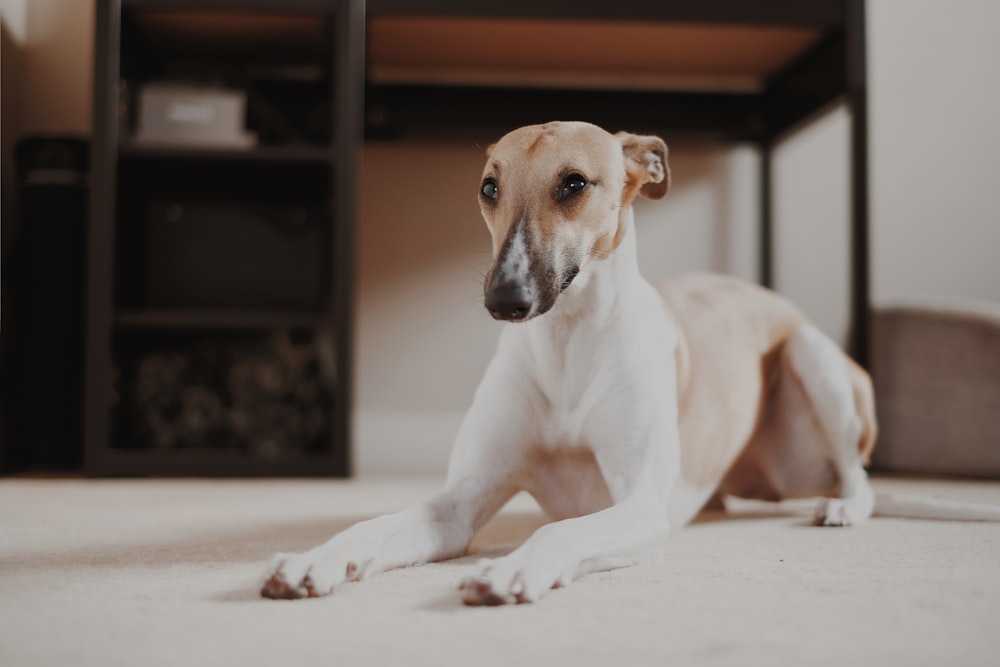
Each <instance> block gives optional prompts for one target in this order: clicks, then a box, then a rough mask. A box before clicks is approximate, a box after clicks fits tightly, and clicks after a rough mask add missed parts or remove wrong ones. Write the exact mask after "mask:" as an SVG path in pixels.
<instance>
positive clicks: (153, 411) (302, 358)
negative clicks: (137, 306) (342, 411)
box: [112, 329, 336, 461]
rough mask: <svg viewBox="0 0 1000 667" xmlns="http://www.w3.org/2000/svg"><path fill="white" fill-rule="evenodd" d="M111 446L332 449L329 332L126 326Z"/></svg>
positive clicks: (228, 451)
mask: <svg viewBox="0 0 1000 667" xmlns="http://www.w3.org/2000/svg"><path fill="white" fill-rule="evenodd" d="M115 339H116V345H115V350H116V355H115V366H116V369H117V372H116V374H115V387H114V389H115V396H116V397H118V398H117V400H116V401H115V403H114V404H113V406H114V407H113V411H114V413H115V415H114V417H115V423H116V426H117V428H116V430H115V437H114V439H113V446H112V449H113V450H115V451H124V452H144V453H151V454H153V455H156V456H158V457H159V458H160V460H163V459H165V458H169V457H174V456H178V455H185V456H188V457H191V458H197V457H198V456H200V455H203V454H207V455H210V456H215V457H216V458H219V457H230V458H233V459H246V460H254V461H279V460H285V459H287V458H288V457H322V456H326V455H328V454H330V451H331V435H330V434H331V419H332V409H331V406H332V397H333V394H334V392H335V391H336V386H335V384H336V381H335V377H336V369H335V368H334V362H333V358H334V340H333V335H332V334H331V333H330V330H325V329H319V330H305V329H275V330H273V331H263V332H238V333H236V332H226V331H198V332H147V331H141V332H140V331H127V332H119V333H118V334H116V336H115Z"/></svg>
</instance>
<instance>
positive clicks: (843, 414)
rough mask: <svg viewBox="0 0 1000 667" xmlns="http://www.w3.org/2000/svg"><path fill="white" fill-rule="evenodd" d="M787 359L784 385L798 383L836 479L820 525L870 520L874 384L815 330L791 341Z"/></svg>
mask: <svg viewBox="0 0 1000 667" xmlns="http://www.w3.org/2000/svg"><path fill="white" fill-rule="evenodd" d="M783 357H784V358H783V360H782V361H783V362H784V363H783V369H782V372H783V373H785V374H786V375H785V377H783V378H782V381H784V382H788V381H791V382H794V383H796V384H797V385H798V388H799V389H801V391H802V394H803V396H804V397H805V398H806V400H807V402H808V403H809V404H810V406H811V410H809V413H810V415H811V416H812V419H813V420H814V422H815V427H816V429H815V430H816V432H817V435H819V438H818V439H817V440H818V442H816V443H815V445H817V446H819V447H821V448H822V450H821V452H820V454H821V456H822V458H823V459H825V462H826V464H827V465H828V466H830V468H831V469H832V472H833V473H834V478H835V485H834V487H833V489H831V491H832V493H829V495H830V496H832V497H826V498H822V499H821V500H820V502H819V504H818V506H817V508H816V515H815V522H816V524H817V525H821V526H847V525H850V524H856V523H860V522H862V521H865V520H867V519H868V518H869V517H870V516H871V515H872V512H873V511H874V508H875V494H874V492H873V490H872V487H871V484H870V483H869V481H868V475H867V473H866V472H865V469H864V464H865V462H866V461H865V458H866V457H867V455H868V454H869V452H870V451H871V448H872V445H873V444H874V440H875V431H876V425H875V417H874V398H873V391H872V387H871V381H870V380H869V378H868V376H867V374H865V373H864V371H862V370H861V369H860V368H859V367H857V366H856V365H855V364H854V363H853V362H852V361H851V360H850V359H849V358H848V357H847V356H846V355H845V354H844V353H843V352H842V351H841V350H840V348H839V347H837V345H836V344H835V343H834V342H833V341H831V340H830V339H829V338H827V337H826V336H825V335H823V334H822V333H821V332H820V331H819V329H817V328H816V327H815V326H813V325H811V324H805V325H802V326H800V327H799V328H798V329H797V330H796V331H795V332H794V333H793V334H792V335H791V336H790V337H789V339H788V341H787V343H786V344H785V349H784V352H783ZM824 495H826V494H824Z"/></svg>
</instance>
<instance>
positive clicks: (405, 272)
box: [0, 0, 1000, 474]
mask: <svg viewBox="0 0 1000 667" xmlns="http://www.w3.org/2000/svg"><path fill="white" fill-rule="evenodd" d="M0 1H2V4H0V8H2V9H3V20H4V30H3V34H4V50H3V113H4V115H3V123H4V127H3V133H4V148H5V150H6V149H7V147H8V145H9V144H8V142H9V140H10V139H9V138H10V136H11V133H12V131H13V130H14V129H21V130H24V131H32V132H33V131H69V132H78V131H81V130H85V129H86V128H87V127H88V126H89V123H90V97H89V88H90V76H91V74H90V70H91V64H92V47H93V44H92V40H93V38H92V26H93V19H92V15H93V0H30V2H28V0H0ZM996 26H1000V3H998V2H996V1H995V0H953V1H951V2H941V1H940V0H869V2H868V29H869V46H868V56H869V80H870V91H869V96H870V133H871V134H870V145H871V155H870V158H871V163H870V168H871V198H872V199H871V205H872V207H871V223H872V244H873V245H872V263H873V266H872V272H873V275H872V279H873V285H872V287H873V300H874V303H875V304H876V305H882V304H886V303H890V302H892V301H894V300H896V299H899V298H902V297H908V296H911V295H921V294H941V295H957V296H966V297H978V298H982V299H991V300H993V301H1000V259H998V254H1000V253H998V249H1000V187H998V186H997V184H996V181H997V175H998V174H1000V170H998V169H997V167H996V164H997V162H996V161H997V158H996V156H997V155H1000V125H998V123H997V120H996V119H997V118H1000V86H998V84H997V81H998V78H997V74H996V66H997V63H1000V40H997V39H996ZM12 91H13V92H12ZM12 98H13V102H14V104H15V106H13V107H12V106H11V104H10V103H11V101H12ZM10 118H14V120H10ZM848 125H849V117H848V115H847V114H846V112H845V111H844V110H843V109H833V110H831V111H830V112H829V113H828V114H826V115H825V116H823V117H822V118H819V119H817V121H816V122H814V123H812V124H811V125H810V126H809V127H808V129H807V130H805V131H802V132H799V133H797V134H794V135H793V136H791V137H789V138H788V139H787V140H786V141H785V142H783V144H782V145H781V147H780V148H779V150H778V152H777V154H776V157H775V179H774V180H775V187H776V198H775V202H774V205H775V218H776V220H775V223H776V232H777V239H776V243H777V253H778V254H777V257H776V279H777V283H778V287H779V289H780V290H781V291H782V292H784V293H786V294H788V295H789V296H791V297H792V298H794V299H795V300H796V301H797V302H798V303H799V304H800V305H801V306H802V308H803V309H805V310H806V312H807V313H809V314H810V315H811V316H812V317H814V318H815V319H816V321H817V322H819V324H820V326H821V327H822V328H823V329H824V330H825V331H827V332H828V333H830V334H831V335H833V336H834V337H835V338H837V339H838V340H840V341H843V339H844V335H845V332H846V328H847V321H848V319H847V313H848V310H847V303H848V302H847V294H848V292H847V289H848V288H847V285H848V283H847V280H848V278H847V276H848V274H847V247H848V242H847V212H848V202H847V183H848V178H847V175H848V171H847V169H848V154H847V144H846V137H847V129H848ZM614 129H624V128H614ZM667 139H668V141H669V140H670V137H667ZM671 164H672V167H673V173H674V180H675V186H674V190H673V192H672V193H671V194H670V196H668V197H667V198H666V199H665V200H663V201H662V202H658V203H656V204H651V203H643V204H641V205H640V206H639V208H638V210H637V220H638V226H639V241H640V262H641V263H642V267H643V269H644V271H645V272H646V274H647V275H648V276H649V277H650V278H651V279H654V280H660V279H665V278H668V277H669V276H671V275H675V274H677V273H679V272H681V271H683V270H688V269H696V268H708V269H715V270H721V271H728V272H731V273H734V274H736V275H739V276H743V277H746V278H753V277H754V276H755V271H756V264H755V262H756V239H755V237H754V225H755V221H756V211H757V191H756V188H757V162H756V156H755V155H754V153H753V152H752V151H751V150H749V149H747V148H740V147H738V148H735V149H723V148H720V147H701V148H699V147H693V146H681V145H673V146H672V155H671ZM481 165H482V151H481V149H480V148H479V147H477V146H470V145H455V144H444V145H411V144H401V145H400V144H387V145H379V144H372V145H369V146H367V147H366V149H365V154H364V161H363V173H362V178H361V186H360V187H361V190H360V219H359V221H358V224H359V228H358V232H359V240H358V270H359V280H358V285H359V291H360V294H359V300H358V304H359V308H358V322H357V341H358V351H357V354H358V363H357V365H356V369H357V388H356V401H355V406H356V414H357V419H356V434H355V455H356V460H357V463H358V466H357V467H358V470H359V472H360V473H362V474H364V473H371V472H385V471H389V470H393V469H395V470H407V471H434V472H438V471H441V470H442V469H443V467H444V465H445V461H446V458H447V452H448V449H449V448H450V446H451V440H452V438H453V437H454V432H455V429H456V428H457V426H458V420H459V419H460V416H461V414H462V412H463V411H464V409H465V408H466V407H467V404H468V402H469V400H470V398H471V394H472V391H473V389H474V387H475V385H476V382H477V381H478V379H479V377H480V374H481V373H482V370H483V368H484V367H485V364H486V362H487V360H488V358H489V355H490V353H491V351H492V348H493V345H494V342H495V340H496V336H497V334H498V331H499V329H498V326H499V325H497V324H496V323H494V322H493V321H492V320H490V319H489V317H487V316H486V314H485V312H484V311H483V308H482V304H481V282H480V281H481V278H480V276H481V272H482V271H483V270H484V269H485V266H486V263H487V260H488V250H489V241H488V237H487V236H486V233H485V230H484V229H483V228H482V223H481V222H480V220H479V216H478V211H477V207H476V201H475V191H476V185H477V182H478V179H479V173H480V169H481ZM8 176H9V172H7V170H6V165H5V173H4V184H5V195H6V190H7V185H8V182H9V179H8ZM5 226H6V225H5Z"/></svg>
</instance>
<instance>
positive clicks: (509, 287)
mask: <svg viewBox="0 0 1000 667" xmlns="http://www.w3.org/2000/svg"><path fill="white" fill-rule="evenodd" d="M533 303H534V301H533V299H532V298H531V290H530V289H528V287H527V286H525V285H523V284H522V283H519V282H508V283H503V284H500V285H496V286H494V287H490V289H488V290H487V291H486V309H487V310H488V311H490V315H492V316H493V319H496V320H507V321H510V322H517V321H520V320H523V319H525V318H527V317H528V314H529V313H530V312H531V306H532V305H533Z"/></svg>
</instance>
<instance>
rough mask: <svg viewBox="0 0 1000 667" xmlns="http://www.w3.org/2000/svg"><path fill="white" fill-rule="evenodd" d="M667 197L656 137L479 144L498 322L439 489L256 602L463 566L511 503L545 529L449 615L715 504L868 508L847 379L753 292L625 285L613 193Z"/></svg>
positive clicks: (732, 284) (820, 517) (651, 547)
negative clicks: (483, 531)
mask: <svg viewBox="0 0 1000 667" xmlns="http://www.w3.org/2000/svg"><path fill="white" fill-rule="evenodd" d="M669 185H670V174H669V170H668V167H667V148H666V145H665V144H664V142H663V140H662V139H660V138H658V137H653V136H637V135H633V134H626V133H619V134H617V135H612V134H609V133H608V132H605V131H604V130H602V129H600V128H598V127H596V126H594V125H590V124H586V123H577V122H553V123H548V124H545V125H536V126H530V127H524V128H521V129H518V130H515V131H513V132H511V133H510V134H508V135H506V136H505V137H503V138H502V139H501V140H500V141H499V142H498V143H497V144H495V145H494V146H492V147H491V148H490V149H489V156H488V159H487V163H486V167H485V170H484V172H483V178H482V184H481V186H480V192H479V202H480V206H481V208H482V213H483V217H484V218H485V220H486V224H487V226H488V227H489V230H490V233H491V235H492V239H493V265H492V268H491V269H490V271H489V273H488V275H487V279H486V286H485V303H486V307H487V309H488V310H489V311H490V313H491V314H492V315H493V317H495V318H496V319H499V320H507V321H510V322H516V323H517V324H512V325H509V326H507V327H506V328H505V330H504V331H503V334H502V336H501V338H500V343H499V349H498V350H497V353H496V356H495V357H494V358H493V360H492V362H491V363H490V365H489V367H488V369H487V370H486V374H485V377H484V378H483V380H482V382H481V384H480V386H479V388H478V390H477V391H476V394H475V398H474V400H473V403H472V406H471V408H470V409H469V411H468V414H467V415H466V417H465V420H464V422H463V424H462V427H461V429H460V431H459V434H458V437H457V441H456V443H455V447H454V451H453V453H452V457H451V462H450V465H449V470H448V477H447V482H446V486H445V490H444V492H443V493H441V494H440V495H438V496H437V497H434V498H432V499H431V500H429V501H428V502H426V503H425V504H423V505H420V506H418V507H414V508H411V509H408V510H405V511H402V512H399V513H396V514H391V515H387V516H382V517H378V518H375V519H372V520H370V521H365V522H363V523H359V524H357V525H355V526H353V527H351V528H349V529H347V530H345V531H343V532H342V533H340V534H338V535H336V536H334V537H333V538H332V539H331V540H329V541H328V542H326V543H325V544H323V545H320V546H318V547H316V548H315V549H312V550H311V551H308V552H305V553H302V554H294V555H289V554H279V555H278V556H276V557H275V561H274V563H273V564H272V566H271V568H270V569H269V571H268V573H267V575H266V581H265V583H264V586H263V589H262V594H263V595H264V596H266V597H273V598H298V597H305V596H310V597H312V596H321V595H326V594H328V593H330V592H332V591H333V589H334V588H335V587H336V586H337V585H338V584H341V583H343V582H345V581H354V580H358V579H362V578H364V577H367V576H370V575H372V574H375V573H377V572H381V571H384V570H387V569H390V568H396V567H401V566H407V565H413V564H417V563H425V562H429V561H435V560H441V559H445V558H450V557H454V556H459V555H462V554H463V553H464V552H465V550H466V548H467V547H468V545H469V543H470V541H471V540H472V537H473V536H474V535H475V533H476V531H477V530H478V529H479V528H480V527H481V526H482V525H483V524H484V523H485V522H486V521H487V520H488V519H489V518H490V517H492V516H493V515H494V514H495V513H496V512H497V511H498V510H499V509H500V508H501V507H502V506H503V505H504V504H505V503H506V502H507V500H509V499H510V498H511V497H512V496H513V495H514V494H515V493H517V492H519V491H527V492H528V493H530V494H531V495H532V496H534V498H535V499H536V500H537V501H538V503H539V505H540V506H541V507H542V508H543V509H544V510H545V511H546V512H547V513H548V514H550V515H551V516H552V517H553V518H554V519H555V521H554V522H552V523H549V524H547V525H545V526H543V527H542V528H540V529H538V530H537V531H536V532H535V533H534V534H533V535H532V536H531V537H530V538H529V539H528V540H527V541H526V542H525V543H524V544H523V545H521V546H520V547H519V548H518V549H516V550H515V551H513V552H511V553H510V554H508V555H506V556H503V557H501V558H497V559H495V560H490V561H482V562H481V563H480V564H479V565H478V566H477V569H476V572H475V573H474V574H473V575H472V576H471V577H469V578H468V579H467V580H466V581H465V582H464V583H463V584H462V599H463V601H464V602H465V603H467V604H471V605H483V604H486V605H492V604H503V603H513V602H529V601H533V600H537V599H538V598H539V597H541V596H542V595H543V594H545V592H546V591H548V590H549V589H551V588H553V587H556V586H562V585H566V584H567V583H569V582H570V581H572V580H574V579H576V578H577V577H579V576H580V575H582V574H584V573H587V572H591V571H595V570H599V569H607V568H612V567H620V566H623V565H628V564H630V563H634V562H636V561H637V560H639V559H641V558H643V557H646V556H648V555H651V554H655V553H656V551H657V550H658V547H660V545H661V544H662V541H663V540H664V539H665V538H666V537H667V536H668V535H669V534H670V533H671V532H672V531H674V530H677V529H678V528H680V527H681V526H683V525H684V524H685V523H687V522H688V521H690V520H691V518H692V517H694V516H695V514H696V513H697V512H698V511H699V510H700V509H701V508H702V507H703V505H704V504H705V503H706V502H707V501H708V500H709V499H710V498H711V497H712V495H713V494H715V493H719V494H723V495H725V494H729V495H734V496H740V497H748V498H763V499H768V500H780V499H783V498H801V497H819V498H821V500H820V503H819V506H818V507H817V510H816V523H818V524H820V525H826V526H844V525H848V524H851V523H857V522H861V521H864V520H866V519H867V518H868V517H869V516H871V515H872V513H873V510H874V509H875V504H876V499H875V495H874V494H873V492H872V488H871V486H870V485H869V482H868V478H867V475H866V473H865V470H864V467H863V466H864V464H865V462H866V460H867V457H868V455H869V453H870V452H871V450H872V446H873V444H874V442H875V435H876V424H875V416H874V401H873V395H872V386H871V382H870V381H869V378H868V376H867V374H866V373H865V372H864V371H863V370H862V369H861V368H860V367H858V366H857V365H856V364H854V363H853V362H852V361H851V360H850V359H849V358H848V357H847V356H845V354H844V353H843V352H842V351H841V350H840V349H839V348H838V347H837V345H835V344H834V343H833V342H832V341H830V340H829V339H828V338H826V337H825V336H824V335H823V334H822V333H820V331H819V330H818V329H817V328H816V327H815V326H813V325H811V324H810V323H809V322H807V321H806V318H805V317H804V316H803V315H802V313H800V312H799V311H798V310H797V309H796V308H795V307H794V306H793V305H792V304H790V303H789V302H788V301H786V300H785V299H783V298H781V297H780V296H778V295H776V294H775V293H773V292H770V291H767V290H765V289H762V288H760V287H757V286H754V285H749V284H744V283H741V282H738V281H736V280H733V279H730V278H726V277H722V276H714V275H705V274H699V275H690V276H685V277H682V278H679V279H677V280H674V281H672V282H671V283H669V284H667V285H665V286H663V287H662V288H660V289H659V290H657V289H656V288H654V287H653V286H652V285H651V284H649V283H648V282H647V281H646V280H644V279H643V278H642V276H641V275H640V274H639V267H638V263H637V259H636V239H635V225H634V222H633V211H632V202H633V200H634V199H635V198H636V197H637V196H639V195H643V196H646V197H650V198H653V199H659V198H661V197H663V196H664V195H666V193H667V190H668V189H669ZM931 505H932V506H931V507H930V511H929V514H930V515H931V516H936V515H938V514H941V513H942V510H943V514H944V515H947V514H948V512H947V510H948V508H946V507H941V506H938V505H934V504H933V503H931ZM952 509H954V508H952ZM917 513H919V512H917ZM997 517H1000V514H993V515H989V516H987V517H984V518H997ZM973 518H974V517H973Z"/></svg>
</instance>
